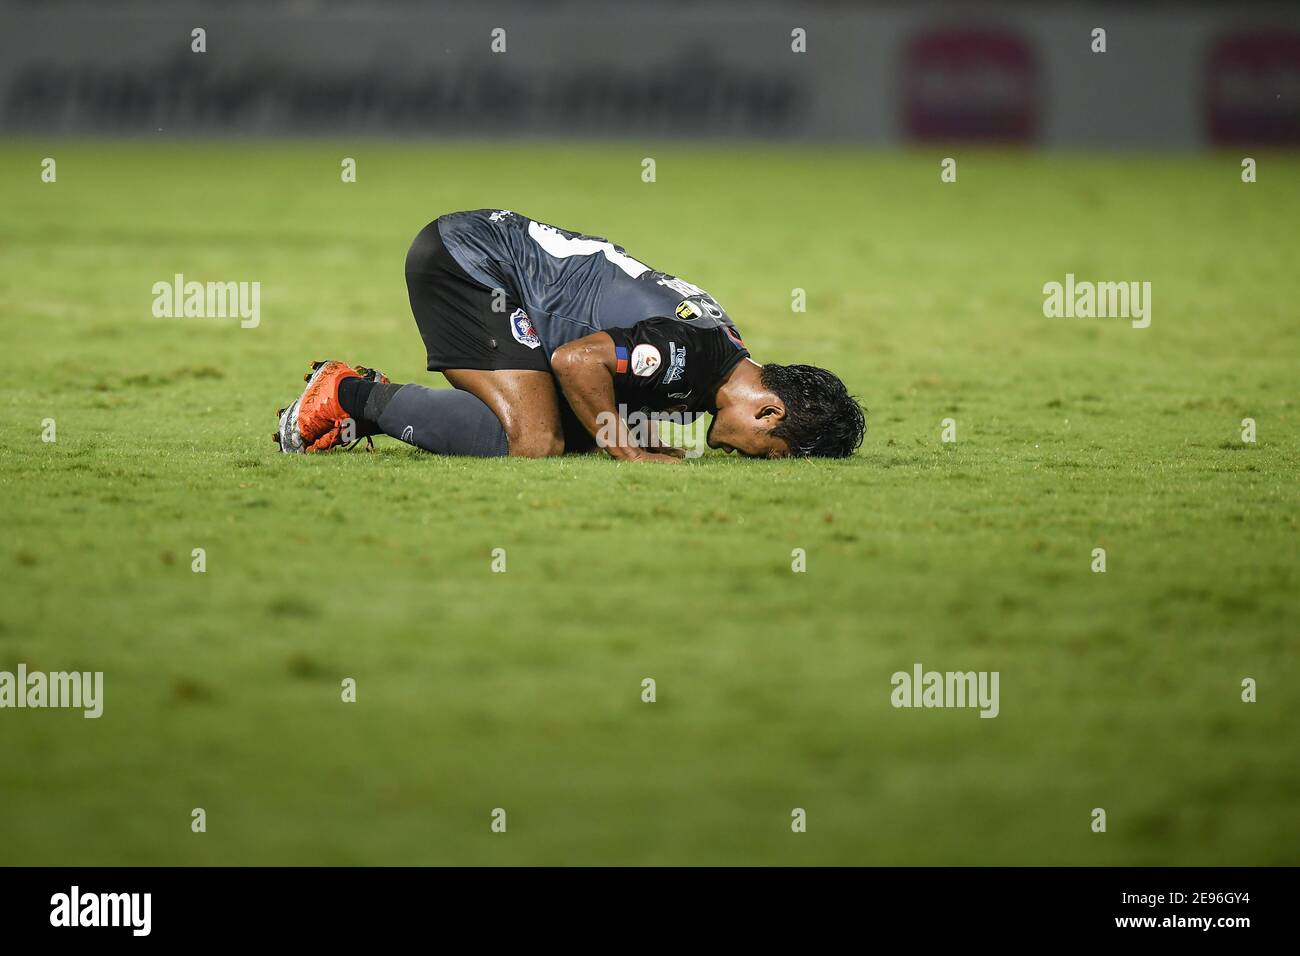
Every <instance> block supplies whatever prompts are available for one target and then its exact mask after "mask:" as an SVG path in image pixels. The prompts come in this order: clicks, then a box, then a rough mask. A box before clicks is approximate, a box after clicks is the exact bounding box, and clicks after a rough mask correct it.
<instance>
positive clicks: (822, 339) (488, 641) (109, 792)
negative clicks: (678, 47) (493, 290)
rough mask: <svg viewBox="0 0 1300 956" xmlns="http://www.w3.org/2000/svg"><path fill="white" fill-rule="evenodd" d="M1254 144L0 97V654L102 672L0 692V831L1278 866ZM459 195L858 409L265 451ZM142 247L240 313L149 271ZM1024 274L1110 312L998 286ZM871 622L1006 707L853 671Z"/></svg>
mask: <svg viewBox="0 0 1300 956" xmlns="http://www.w3.org/2000/svg"><path fill="white" fill-rule="evenodd" d="M949 154H952V155H956V156H957V157H958V161H959V175H958V182H957V183H956V184H950V185H943V184H941V183H940V181H939V159H940V157H941V156H943V155H949ZM46 156H50V157H54V158H55V159H56V161H57V175H58V180H57V182H56V183H42V182H41V180H40V161H41V159H42V158H43V157H46ZM345 156H350V157H354V158H355V159H356V160H357V164H358V181H357V182H356V183H355V184H346V185H345V184H343V183H341V182H340V177H339V164H340V160H341V159H342V157H345ZM644 156H653V157H655V159H656V160H657V164H658V170H657V171H658V181H657V182H655V183H653V184H646V183H643V182H642V181H641V178H640V173H641V159H642V157H644ZM1256 158H1258V159H1259V161H1260V167H1259V168H1260V174H1259V182H1258V183H1256V184H1253V185H1244V184H1242V183H1241V181H1240V178H1239V162H1240V157H1239V156H1236V155H1219V156H1213V155H1210V156H1204V157H1196V158H1191V157H1174V156H1134V155H1122V156H1113V157H1104V156H1096V157H1092V156H1073V155H1051V154H1041V155H1027V154H1004V153H990V152H978V151H971V150H957V151H956V152H955V153H954V152H953V151H952V150H948V151H945V152H943V153H925V152H917V153H901V154H900V153H888V154H882V153H863V152H856V151H848V150H844V151H834V150H830V151H827V150H816V151H814V150H807V151H805V150H793V149H792V150H769V149H760V148H756V147H746V148H737V149H734V150H723V149H718V150H698V149H687V148H685V147H683V146H680V145H671V146H670V145H647V144H641V143H634V144H629V145H626V146H598V147H596V146H593V147H579V146H563V147H561V146H551V145H546V144H527V143H517V144H500V145H491V146H479V145H467V144H451V145H445V146H436V145H428V144H394V143H378V142H375V143H370V142H364V141H363V142H348V143H329V142H314V143H301V144H284V143H256V142H250V143H246V144H234V145H230V144H224V143H219V142H215V141H214V142H195V143H184V144H176V143H171V142H166V141H161V140H160V141H157V142H147V141H137V142H130V143H78V142H73V141H61V140H54V141H36V140H28V141H23V140H19V141H10V142H9V143H7V144H6V145H4V146H3V147H2V148H0V209H3V213H2V215H3V219H4V230H3V238H0V250H2V251H0V309H2V310H3V316H4V320H3V321H4V339H3V342H4V355H5V357H6V359H7V361H8V367H9V373H8V374H7V375H6V376H5V379H4V382H3V384H2V385H0V402H2V403H3V416H2V418H0V428H2V431H0V481H2V482H3V502H4V506H3V507H4V511H3V519H4V521H3V526H4V531H5V533H4V543H3V547H2V548H0V568H2V571H3V582H4V598H5V599H4V601H3V604H0V670H9V671H13V670H15V669H16V665H17V664H18V663H19V662H25V663H26V664H27V665H28V667H29V668H30V669H32V670H47V671H48V670H66V669H78V670H102V671H103V672H104V673H105V678H104V680H105V701H104V715H103V717H101V718H100V719H99V720H86V719H83V717H82V716H81V714H80V713H79V712H73V711H66V710H14V709H10V710H3V711H0V753H3V755H4V759H3V762H2V763H0V863H5V864H41V863H43V864H294V863H312V864H362V863H368V864H444V863H446V864H507V863H517V864H542V863H550V864H597V863H635V864H938V863H954V864H1031V863H1042V864H1110V863H1128V864H1212V865H1215V864H1248V863H1262V864H1283V863H1286V864H1296V863H1300V849H1298V848H1300V815H1297V813H1296V804H1297V797H1298V795H1300V759H1298V758H1300V736H1298V735H1297V733H1296V729H1297V727H1298V726H1300V699H1298V698H1297V691H1296V689H1297V686H1298V684H1300V656H1298V655H1297V653H1296V637H1297V631H1298V625H1300V598H1298V596H1297V585H1298V584H1300V581H1298V578H1300V574H1298V569H1300V554H1298V552H1297V515H1298V514H1300V491H1298V490H1297V470H1298V465H1300V455H1298V449H1300V442H1298V441H1297V426H1298V425H1300V416H1298V414H1297V390H1296V385H1297V380H1298V379H1297V370H1298V368H1300V361H1298V359H1300V322H1297V313H1296V302H1297V300H1300V272H1298V271H1297V269H1296V258H1297V240H1296V233H1295V224H1296V222H1297V221H1300V159H1297V158H1296V157H1294V156H1292V157H1287V156H1282V155H1268V154H1257V157H1256ZM482 206H495V207H505V208H510V209H515V210H518V211H522V212H524V213H527V214H529V215H531V216H534V217H536V218H539V219H543V220H546V221H550V222H554V223H557V224H559V225H562V226H568V227H573V228H580V229H584V230H587V231H589V232H595V233H599V234H602V235H605V236H608V237H610V238H612V239H613V240H614V241H616V242H619V243H621V244H623V245H625V246H626V247H627V248H628V250H629V252H631V253H632V254H633V255H635V256H637V257H638V258H641V259H643V260H645V261H647V262H649V263H651V264H652V265H654V266H655V267H656V268H661V269H665V270H667V271H669V272H673V273H676V274H679V275H681V276H683V277H685V278H687V279H689V280H690V281H693V282H695V283H698V284H700V285H702V286H704V287H705V288H707V289H709V290H710V291H711V292H712V293H713V294H714V295H715V296H716V297H717V298H718V299H719V300H720V301H721V302H722V303H723V304H724V305H725V306H726V307H727V308H728V310H729V311H730V312H731V314H732V316H733V317H734V318H735V320H736V323H737V325H738V326H739V328H740V329H741V331H742V332H743V333H744V334H745V337H746V340H747V343H748V344H749V346H750V348H751V349H752V351H753V353H754V355H755V357H756V358H757V359H758V360H760V361H763V360H776V361H785V362H790V361H805V362H812V363H816V364H824V365H827V366H829V367H832V368H834V369H835V370H836V371H838V372H839V373H840V374H841V375H842V376H843V377H844V378H845V380H846V381H847V382H848V383H849V384H850V387H851V388H852V389H853V390H854V391H856V392H857V393H859V394H860V396H861V397H862V399H863V401H864V403H865V404H866V405H867V406H868V407H869V410H870V415H869V421H870V430H869V433H868V436H867V441H866V443H865V444H864V446H863V448H862V451H861V453H860V454H859V455H858V456H857V457H856V458H853V459H851V460H848V461H843V462H821V463H813V462H752V461H743V460H733V459H731V458H728V457H726V456H723V455H720V454H716V453H711V454H709V455H706V456H705V457H703V458H701V459H699V460H696V461H692V462H688V463H687V464H685V465H683V466H680V467H676V466H646V465H642V466H629V465H615V464H614V463H613V462H611V461H608V460H605V459H603V458H600V459H597V458H569V459H552V460H546V461H506V460H489V461H476V460H461V459H440V458H437V457H434V456H429V455H424V454H421V453H418V452H415V451H413V450H410V449H408V448H406V447H405V446H401V445H399V444H398V443H396V442H393V441H391V440H386V439H381V440H380V442H379V447H378V450H377V452H376V453H374V454H366V453H364V452H363V451H361V450H357V451H354V452H352V453H335V454H331V455H326V456H319V457H311V458H298V457H293V458H290V457H288V456H281V455H279V454H278V452H277V451H276V449H275V447H274V445H273V444H272V442H271V440H270V435H271V432H272V430H273V426H274V412H275V410H276V409H277V408H278V407H280V406H281V405H283V404H285V403H286V402H287V401H288V400H289V399H290V398H291V397H292V396H293V395H294V394H295V393H296V392H297V390H298V389H299V388H300V387H301V377H302V373H303V372H304V371H305V370H306V368H307V364H308V362H309V361H310V360H312V359H321V358H329V357H337V358H343V359H347V360H352V361H356V362H362V363H366V364H372V365H375V366H378V367H379V368H382V369H383V370H384V371H385V372H387V373H388V374H389V375H391V376H392V377H393V378H394V379H395V380H399V381H418V382H424V383H427V384H441V378H440V377H435V376H432V375H430V374H429V373H427V372H425V371H424V370H423V353H422V350H421V343H420V340H419V337H418V335H417V333H416V330H415V326H414V323H413V321H412V319H411V317H410V314H409V310H408V306H407V303H406V292H405V286H404V282H403V276H402V263H403V258H404V255H405V251H406V247H407V245H408V244H409V242H410V239H411V237H412V236H413V235H414V234H415V233H416V231H418V230H419V229H420V227H422V226H423V225H424V224H425V223H426V222H428V221H429V220H431V219H432V218H434V217H435V216H436V215H437V214H439V213H441V212H444V211H449V210H453V209H462V208H477V207H482ZM177 272H181V273H184V274H185V276H186V278H188V279H197V280H200V281H206V280H231V281H239V280H245V281H252V280H257V281H260V282H261V283H262V301H261V324H260V325H259V326H258V327H257V328H255V329H241V328H240V327H239V325H238V323H237V321H236V320H229V319H228V320H220V319H158V318H154V317H153V316H152V315H151V304H152V299H153V296H152V293H151V287H152V285H153V283H155V282H158V281H169V280H170V279H171V277H172V275H173V274H174V273H177ZM1067 272H1072V273H1074V274H1076V275H1077V276H1078V277H1079V278H1080V279H1093V280H1146V281H1150V282H1151V283H1152V285H1153V317H1152V324H1151V327H1150V328H1148V329H1145V330H1135V329H1133V328H1131V327H1130V325H1129V323H1128V321H1126V320H1122V319H1048V318H1045V317H1044V316H1043V312H1042V303H1043V296H1042V291H1041V290H1042V286H1043V284H1044V283H1046V282H1049V281H1053V280H1055V281H1062V280H1063V279H1064V276H1065V274H1066V273H1067ZM796 287H798V288H803V289H805V290H806V293H807V303H808V305H807V312H806V313H794V312H792V310H791V305H790V304H791V290H792V289H793V288H796ZM1245 417H1252V418H1254V419H1256V421H1257V423H1258V426H1257V427H1258V441H1257V443H1255V444H1245V443H1243V442H1242V440H1241V420H1242V419H1243V418H1245ZM47 418H53V419H55V421H56V428H57V441H56V442H54V443H47V442H43V441H42V437H41V433H42V421H43V420H44V419H47ZM945 418H952V419H955V421H956V422H957V439H958V440H957V442H956V443H955V444H944V443H941V441H940V422H941V421H942V420H943V419H945ZM1097 547H1102V548H1105V549H1106V552H1107V571H1106V573H1104V574H1096V573H1092V571H1091V570H1090V565H1091V563H1092V550H1093V549H1094V548H1097ZM195 548H203V549H205V551H206V560H207V570H206V573H202V574H197V573H193V572H192V571H191V553H192V550H193V549H195ZM494 548H504V549H505V550H506V553H507V567H508V570H507V572H506V573H504V574H496V573H492V572H491V569H490V564H491V553H492V550H493V549H494ZM794 548H803V549H805V551H806V553H807V571H806V573H803V574H795V573H792V571H791V552H792V549H794ZM918 661H919V662H922V663H923V664H924V665H925V667H926V668H927V669H936V670H941V671H947V670H989V671H998V672H999V673H1000V675H1001V680H1000V691H1001V693H1000V698H1001V699H1000V708H1001V713H1000V716H998V717H997V719H993V720H982V719H979V718H978V717H977V716H976V713H975V712H974V711H972V710H957V709H947V710H913V709H895V708H893V707H892V706H891V705H890V692H891V689H892V688H891V685H890V676H891V674H892V673H893V672H895V671H898V670H907V671H910V670H911V667H912V665H913V663H914V662H918ZM347 677H351V678H354V679H355V680H356V682H357V697H358V699H357V702H356V703H343V702H342V701H341V699H340V685H341V681H342V680H343V679H344V678H347ZM646 677H652V678H654V679H655V680H656V681H657V687H658V694H657V696H658V699H657V701H656V702H655V703H653V704H649V703H643V702H642V701H641V681H642V679H643V678H646ZM1246 677H1251V678H1254V679H1255V680H1256V681H1257V682H1258V701H1257V702H1256V703H1243V702H1242V700H1241V693H1242V691H1241V682H1242V680H1243V679H1244V678H1246ZM196 807H202V808H204V810H205V811H206V814H207V832H206V833H201V834H200V833H193V832H191V826H190V823H191V810H192V809H193V808H196ZM497 807H501V808H504V809H505V810H506V811H507V814H508V818H507V819H508V831H507V832H506V833H505V834H494V833H492V832H491V830H490V823H491V813H492V811H493V809H494V808H497ZM796 807H801V808H804V809H805V810H806V811H807V815H808V828H807V832H806V833H803V834H795V833H792V832H791V827H790V820H791V811H792V809H793V808H796ZM1095 807H1101V808H1104V809H1105V810H1106V813H1107V832H1105V833H1104V834H1099V833H1094V832H1092V829H1091V823H1092V810H1093V808H1095Z"/></svg>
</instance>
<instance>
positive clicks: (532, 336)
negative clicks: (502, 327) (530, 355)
mask: <svg viewBox="0 0 1300 956" xmlns="http://www.w3.org/2000/svg"><path fill="white" fill-rule="evenodd" d="M510 334H511V335H513V336H514V337H515V341H516V342H518V343H519V344H520V345H526V346H528V347H529V348H530V349H535V348H539V347H540V346H541V344H542V337H541V336H540V335H538V334H537V330H536V329H535V328H533V320H532V319H530V318H529V317H528V313H527V312H525V311H524V310H523V309H515V310H514V311H513V312H511V313H510Z"/></svg>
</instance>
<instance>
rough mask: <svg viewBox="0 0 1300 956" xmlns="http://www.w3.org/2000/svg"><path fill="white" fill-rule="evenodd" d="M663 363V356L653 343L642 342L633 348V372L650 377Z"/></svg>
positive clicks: (643, 376)
mask: <svg viewBox="0 0 1300 956" xmlns="http://www.w3.org/2000/svg"><path fill="white" fill-rule="evenodd" d="M662 363H663V357H662V356H660V354H659V350H658V349H657V348H655V347H654V346H653V345H646V344H644V343H642V344H641V345H638V346H637V347H636V348H634V349H633V350H632V374H633V375H637V376H640V377H641V378H649V377H650V376H651V375H653V374H654V373H655V372H656V371H658V369H659V366H660V365H661V364H662Z"/></svg>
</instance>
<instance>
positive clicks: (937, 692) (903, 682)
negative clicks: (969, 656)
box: [889, 662, 999, 717]
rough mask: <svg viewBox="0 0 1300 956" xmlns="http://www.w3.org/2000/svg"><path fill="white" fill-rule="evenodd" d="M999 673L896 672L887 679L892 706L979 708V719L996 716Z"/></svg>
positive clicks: (918, 669)
mask: <svg viewBox="0 0 1300 956" xmlns="http://www.w3.org/2000/svg"><path fill="white" fill-rule="evenodd" d="M998 676H999V674H998V671H965V672H962V671H948V672H947V673H940V672H939V671H926V670H923V669H922V667H921V664H920V662H917V663H916V664H913V665H912V673H910V674H909V673H908V672H907V671H895V672H894V676H893V677H891V678H890V679H889V682H890V684H892V685H893V687H894V690H893V693H891V694H890V695H889V702H890V703H891V704H893V705H894V706H895V707H978V708H979V709H980V716H981V717H996V716H997V715H998V710H999V706H998Z"/></svg>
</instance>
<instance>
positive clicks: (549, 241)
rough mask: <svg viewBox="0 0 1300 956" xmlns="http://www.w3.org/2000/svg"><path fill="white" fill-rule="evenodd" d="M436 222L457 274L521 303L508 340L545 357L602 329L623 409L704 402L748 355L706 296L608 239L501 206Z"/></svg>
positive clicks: (696, 406) (690, 406) (687, 407)
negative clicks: (521, 314)
mask: <svg viewBox="0 0 1300 956" xmlns="http://www.w3.org/2000/svg"><path fill="white" fill-rule="evenodd" d="M437 222H438V230H439V233H440V235H441V237H442V241H443V244H444V245H445V246H446V248H447V251H448V252H449V253H450V254H451V256H452V257H453V258H454V259H455V260H456V262H457V264H458V265H460V267H461V268H462V269H464V270H465V272H466V273H468V274H469V275H470V276H471V277H473V278H474V279H475V280H476V281H478V282H480V283H482V284H483V285H484V286H487V287H488V288H492V289H501V290H503V291H504V293H505V295H506V296H507V297H508V298H509V299H510V300H512V301H514V302H518V303H520V304H521V307H522V310H523V311H524V312H525V313H526V316H524V318H523V319H522V320H521V321H516V322H513V323H512V325H511V327H510V331H511V334H512V335H514V336H515V338H516V339H519V337H520V336H521V335H523V336H526V337H528V340H529V341H528V342H526V343H525V344H528V345H530V347H538V348H539V349H540V350H541V351H542V352H543V354H545V355H546V356H548V357H549V356H550V355H551V353H553V352H554V351H555V349H557V348H558V347H559V346H561V345H564V344H565V343H567V342H571V341H573V340H574V339H579V338H582V337H583V336H586V335H590V334H592V333H593V332H599V331H605V332H608V333H609V334H610V336H611V337H612V338H613V339H614V345H615V353H616V356H617V366H616V371H615V379H614V380H615V394H616V396H617V397H618V399H619V401H620V402H622V403H625V404H627V405H629V406H631V407H636V408H644V409H650V410H657V411H664V410H680V411H691V412H698V411H706V410H709V402H710V399H711V397H712V394H713V390H714V388H715V387H716V386H717V384H718V383H719V382H720V381H721V380H722V379H723V378H724V377H725V376H726V375H727V373H728V372H730V371H731V369H732V368H734V367H735V365H736V363H737V362H739V361H741V360H742V359H744V358H746V357H748V355H749V352H748V351H747V350H746V349H745V344H744V342H743V341H742V340H741V337H740V333H739V332H737V331H736V327H735V326H734V325H733V324H732V321H731V318H730V317H729V316H728V315H727V313H726V312H725V311H724V310H723V308H722V306H720V305H719V304H718V303H717V301H716V300H715V299H714V298H713V296H711V295H709V294H708V293H707V292H705V291H704V290H703V289H701V288H699V287H698V286H695V285H692V284H690V283H689V282H685V281H684V280H682V279H679V278H677V277H676V276H672V275H669V274H668V273H665V272H657V271H655V270H654V269H651V268H650V267H649V266H647V265H645V264H644V263H642V262H639V261H638V260H636V259H634V258H632V257H631V256H629V255H628V254H627V252H626V250H624V249H623V247H622V246H617V245H615V244H614V243H612V242H610V241H609V240H607V239H602V238H601V237H599V236H588V235H584V234H583V233H579V232H573V231H572V230H568V229H560V228H557V227H555V226H549V225H546V224H545V223H541V222H537V221H535V220H532V219H529V218H528V217H526V216H522V215H519V214H518V213H514V212H510V211H509V210H505V209H498V210H491V209H480V210H476V211H473V212H456V213H449V214H448V215H445V216H442V217H440V218H439V219H438V221H437ZM520 341H522V340H520ZM534 342H535V343H536V346H533V343H534Z"/></svg>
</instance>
